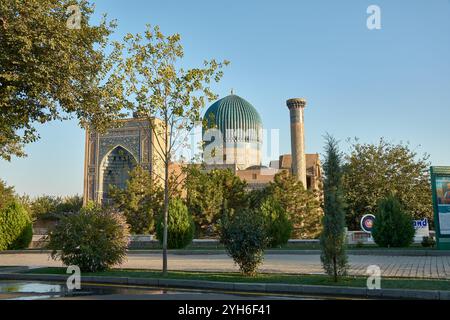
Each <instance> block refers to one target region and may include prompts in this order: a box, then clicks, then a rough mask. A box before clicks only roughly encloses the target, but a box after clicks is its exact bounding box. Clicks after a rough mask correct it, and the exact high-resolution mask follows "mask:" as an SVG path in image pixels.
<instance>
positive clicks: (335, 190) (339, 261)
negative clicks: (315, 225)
mask: <svg viewBox="0 0 450 320" xmlns="http://www.w3.org/2000/svg"><path fill="white" fill-rule="evenodd" d="M325 140H326V144H325V162H324V166H323V168H324V173H325V179H324V217H323V231H322V234H321V236H320V244H321V248H322V253H321V255H320V260H321V262H322V266H323V268H324V270H325V272H326V273H327V274H328V275H329V276H332V277H333V279H334V281H335V282H337V281H338V278H339V277H340V276H343V275H345V274H346V273H347V269H348V259H347V254H346V252H345V236H346V235H345V204H344V195H343V191H342V154H341V153H340V151H339V146H338V141H336V139H334V138H333V137H332V136H330V135H328V134H327V135H326V137H325Z"/></svg>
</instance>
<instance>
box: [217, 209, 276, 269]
mask: <svg viewBox="0 0 450 320" xmlns="http://www.w3.org/2000/svg"><path fill="white" fill-rule="evenodd" d="M221 223H222V225H221V228H220V241H221V242H222V243H223V244H224V245H225V248H226V250H227V252H228V255H229V256H230V257H232V258H233V260H234V262H235V263H236V264H237V265H238V266H239V269H240V270H241V272H242V273H243V274H244V275H250V276H253V275H255V274H256V272H257V269H258V266H259V265H260V264H261V263H262V261H263V258H264V249H265V248H266V246H267V243H268V238H267V234H266V229H265V225H264V218H263V217H262V215H261V214H260V213H259V212H258V211H254V210H250V209H244V210H241V211H238V212H235V213H234V215H233V217H232V218H229V217H227V216H225V217H224V218H223V219H222V222H221Z"/></svg>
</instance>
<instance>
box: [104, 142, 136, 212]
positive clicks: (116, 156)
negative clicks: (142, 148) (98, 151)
mask: <svg viewBox="0 0 450 320" xmlns="http://www.w3.org/2000/svg"><path fill="white" fill-rule="evenodd" d="M136 165H137V161H136V159H135V157H134V156H133V155H132V154H131V152H129V151H128V150H127V149H125V148H124V147H122V146H116V147H115V148H113V149H112V150H111V151H110V152H109V153H107V154H106V155H105V157H104V158H103V160H102V163H101V165H100V181H99V187H100V188H99V198H100V199H99V200H100V202H101V203H108V201H109V198H108V190H109V186H110V185H113V186H117V187H119V188H120V189H124V188H125V187H126V184H127V180H128V178H129V175H130V171H131V170H133V168H134V167H136Z"/></svg>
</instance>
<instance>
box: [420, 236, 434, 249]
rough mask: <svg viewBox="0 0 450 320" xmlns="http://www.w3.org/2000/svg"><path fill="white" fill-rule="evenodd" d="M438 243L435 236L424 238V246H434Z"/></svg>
mask: <svg viewBox="0 0 450 320" xmlns="http://www.w3.org/2000/svg"><path fill="white" fill-rule="evenodd" d="M435 244H436V240H434V238H433V237H423V238H422V247H424V248H433V247H434V245H435Z"/></svg>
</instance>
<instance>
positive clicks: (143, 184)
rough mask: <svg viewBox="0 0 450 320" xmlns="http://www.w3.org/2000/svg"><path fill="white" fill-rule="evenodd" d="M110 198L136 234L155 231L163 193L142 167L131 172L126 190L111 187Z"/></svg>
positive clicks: (137, 167)
mask: <svg viewBox="0 0 450 320" xmlns="http://www.w3.org/2000/svg"><path fill="white" fill-rule="evenodd" d="M109 196H110V197H111V199H112V200H113V206H114V207H116V208H117V209H118V210H119V211H121V212H123V213H124V215H125V217H126V219H127V222H128V224H129V225H130V230H131V232H132V233H134V234H146V233H150V232H152V231H153V228H154V223H155V217H156V215H157V214H158V213H159V212H161V208H162V201H163V191H162V188H161V187H160V186H159V185H158V184H157V183H155V181H153V179H152V177H151V174H150V172H149V171H148V170H146V169H144V168H142V166H136V167H135V168H134V169H133V170H131V171H130V175H129V179H128V181H127V183H126V187H125V189H123V190H122V189H120V188H119V187H117V186H111V187H110V190H109Z"/></svg>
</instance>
